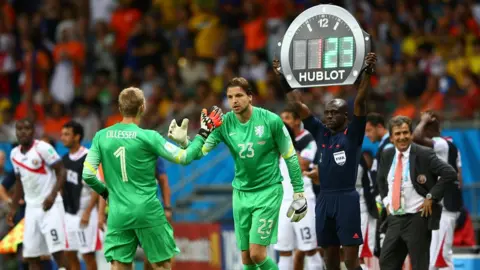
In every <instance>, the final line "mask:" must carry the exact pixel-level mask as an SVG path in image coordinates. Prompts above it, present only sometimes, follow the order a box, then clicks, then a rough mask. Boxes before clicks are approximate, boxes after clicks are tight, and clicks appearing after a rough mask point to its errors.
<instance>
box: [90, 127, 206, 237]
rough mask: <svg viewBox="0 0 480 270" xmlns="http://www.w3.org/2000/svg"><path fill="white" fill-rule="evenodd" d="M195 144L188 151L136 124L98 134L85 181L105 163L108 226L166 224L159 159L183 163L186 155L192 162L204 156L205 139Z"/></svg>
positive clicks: (91, 150) (123, 226)
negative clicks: (159, 194)
mask: <svg viewBox="0 0 480 270" xmlns="http://www.w3.org/2000/svg"><path fill="white" fill-rule="evenodd" d="M197 137H198V136H197ZM193 144H194V145H192V146H191V147H189V149H188V150H182V149H180V148H178V147H176V146H175V145H173V144H171V143H169V142H168V141H167V140H165V138H163V137H162V136H161V135H160V134H159V133H158V132H156V131H154V130H145V129H142V128H140V127H138V126H137V125H135V124H123V123H118V124H115V125H113V126H111V127H108V128H106V129H102V130H100V131H99V132H97V134H96V135H95V137H94V138H93V142H92V146H91V148H90V151H89V153H88V156H87V159H86V162H85V166H84V167H86V168H87V170H85V169H84V173H83V174H84V178H85V176H91V174H94V173H95V174H96V170H97V168H98V166H99V163H101V164H102V169H103V178H104V179H105V183H106V186H107V189H108V192H109V196H108V204H109V210H108V213H109V218H108V226H109V227H111V228H115V229H120V228H123V229H134V228H146V227H153V226H158V225H161V224H163V223H164V222H166V219H165V214H164V212H163V208H162V206H161V203H160V200H159V199H158V198H157V180H156V178H155V168H156V164H157V159H158V157H159V156H160V157H163V158H165V159H167V160H169V161H172V162H175V163H183V162H184V161H185V159H187V157H186V156H187V155H191V156H192V160H193V158H194V157H196V156H198V154H199V153H201V147H202V145H203V138H195V140H194V141H193Z"/></svg>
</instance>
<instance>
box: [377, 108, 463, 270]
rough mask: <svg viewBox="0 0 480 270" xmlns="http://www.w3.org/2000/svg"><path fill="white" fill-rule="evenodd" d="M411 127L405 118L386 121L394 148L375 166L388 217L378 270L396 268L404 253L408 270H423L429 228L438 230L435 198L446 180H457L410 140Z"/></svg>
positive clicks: (449, 168)
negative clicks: (410, 266)
mask: <svg viewBox="0 0 480 270" xmlns="http://www.w3.org/2000/svg"><path fill="white" fill-rule="evenodd" d="M412 131H413V130H412V121H411V119H410V118H408V117H406V116H396V117H394V118H392V119H391V120H390V123H389V132H390V136H391V141H392V142H393V144H394V145H395V148H390V149H387V150H385V151H384V152H383V153H382V157H381V159H380V163H379V166H378V174H377V184H378V188H379V191H380V196H381V197H382V200H383V204H384V205H385V207H386V209H387V213H388V215H389V216H388V217H387V220H386V222H387V225H386V226H387V233H386V235H385V240H384V242H383V246H382V253H381V254H380V268H381V269H382V270H397V269H402V265H403V262H404V261H405V257H406V256H407V254H409V255H410V260H411V264H412V270H425V269H428V266H429V257H430V256H429V253H428V252H427V251H428V250H429V248H430V241H431V236H432V235H431V231H432V230H438V228H439V222H440V215H441V206H440V205H439V204H438V202H439V201H440V200H441V199H442V198H443V195H444V193H445V188H446V187H447V183H449V182H453V181H456V179H457V174H456V172H455V170H454V169H453V168H452V166H450V165H448V164H447V163H446V162H444V161H442V160H441V159H439V158H438V157H437V156H436V155H435V153H434V152H433V151H432V150H430V149H428V148H426V147H423V146H420V145H417V144H414V143H412ZM439 177H440V178H439Z"/></svg>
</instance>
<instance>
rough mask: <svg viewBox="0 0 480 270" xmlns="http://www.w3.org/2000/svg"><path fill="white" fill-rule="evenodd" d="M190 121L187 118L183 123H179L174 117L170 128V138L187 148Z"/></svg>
mask: <svg viewBox="0 0 480 270" xmlns="http://www.w3.org/2000/svg"><path fill="white" fill-rule="evenodd" d="M188 122H189V120H188V119H187V118H185V119H183V121H182V125H181V126H178V125H177V120H175V119H173V120H172V122H171V123H170V127H169V128H168V138H170V139H172V140H173V141H174V142H176V143H177V144H179V145H180V146H181V147H183V148H185V147H187V145H188V137H187V132H188Z"/></svg>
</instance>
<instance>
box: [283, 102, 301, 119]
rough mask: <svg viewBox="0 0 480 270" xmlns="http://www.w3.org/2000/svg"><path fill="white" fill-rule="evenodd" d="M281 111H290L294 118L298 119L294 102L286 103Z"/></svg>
mask: <svg viewBox="0 0 480 270" xmlns="http://www.w3.org/2000/svg"><path fill="white" fill-rule="evenodd" d="M283 112H287V113H291V114H292V116H293V118H294V119H300V115H299V114H298V111H297V107H296V104H294V103H288V104H287V106H286V107H285V108H284V109H283Z"/></svg>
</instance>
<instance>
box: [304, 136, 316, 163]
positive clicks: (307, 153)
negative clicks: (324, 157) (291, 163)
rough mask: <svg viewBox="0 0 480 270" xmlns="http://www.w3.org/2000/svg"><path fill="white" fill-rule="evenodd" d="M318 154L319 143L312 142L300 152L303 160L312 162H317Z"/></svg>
mask: <svg viewBox="0 0 480 270" xmlns="http://www.w3.org/2000/svg"><path fill="white" fill-rule="evenodd" d="M316 154H317V143H315V141H314V140H312V141H311V142H310V143H309V144H307V146H306V147H305V148H304V149H303V150H302V151H301V152H300V156H301V157H302V158H303V159H306V160H308V161H310V162H313V161H314V160H315V155H316Z"/></svg>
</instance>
